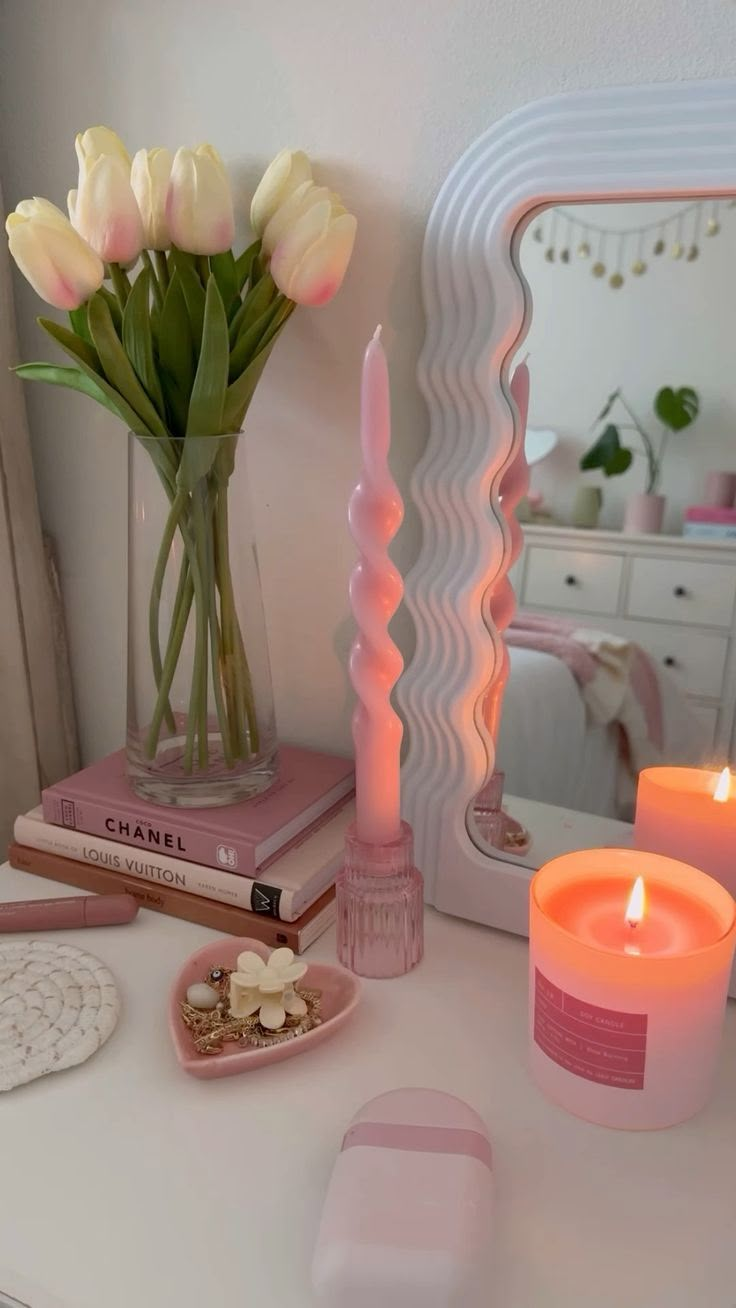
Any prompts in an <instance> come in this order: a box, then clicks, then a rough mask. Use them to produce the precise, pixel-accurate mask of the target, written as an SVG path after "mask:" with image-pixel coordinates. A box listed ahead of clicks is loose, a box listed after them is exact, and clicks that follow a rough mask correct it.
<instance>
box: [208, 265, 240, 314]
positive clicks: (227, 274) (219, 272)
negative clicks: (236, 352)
mask: <svg viewBox="0 0 736 1308" xmlns="http://www.w3.org/2000/svg"><path fill="white" fill-rule="evenodd" d="M210 268H211V270H212V273H213V276H214V278H215V281H216V282H217V289H218V291H219V292H220V295H221V296H222V303H223V304H224V306H225V313H226V314H227V318H228V321H229V320H230V319H231V318H232V317H233V315H234V313H235V311H236V309H237V308H238V307H239V305H240V293H239V292H240V288H239V286H238V272H237V268H236V267H235V257H234V255H233V252H232V250H225V251H223V253H222V254H211V255H210Z"/></svg>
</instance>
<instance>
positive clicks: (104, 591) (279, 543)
mask: <svg viewBox="0 0 736 1308" xmlns="http://www.w3.org/2000/svg"><path fill="white" fill-rule="evenodd" d="M2 21H3V27H4V32H3V34H2V35H3V40H2V43H1V48H2V56H1V59H2V64H1V65H0V113H1V114H2V122H3V128H2V159H1V163H2V170H3V184H4V189H5V197H6V201H7V202H8V203H9V204H15V203H16V202H17V201H18V200H19V199H21V198H22V197H24V196H26V195H29V194H33V193H40V194H45V195H48V196H49V197H50V198H52V199H54V200H55V201H57V202H58V203H63V201H64V197H65V196H66V192H67V189H68V188H69V187H70V186H71V185H73V180H74V156H73V150H72V142H73V137H74V134H75V132H76V131H77V130H79V129H80V128H83V127H85V126H88V125H90V124H94V123H99V122H102V123H107V124H109V125H110V126H113V127H115V128H116V129H117V130H118V131H119V132H120V133H121V134H122V135H123V136H124V137H125V138H126V140H127V142H128V144H129V145H130V146H131V147H132V148H137V147H138V146H140V145H142V144H145V143H148V144H154V143H163V144H168V145H171V146H175V145H177V144H178V143H180V142H188V143H195V142H197V141H200V140H206V139H211V140H213V141H214V142H215V143H216V144H217V145H218V147H219V148H220V149H221V151H222V152H223V153H224V155H225V156H226V157H227V158H228V160H229V161H230V162H231V164H232V166H233V170H234V175H235V179H236V184H237V189H238V194H239V195H241V196H243V197H245V196H246V194H247V193H248V192H249V190H250V188H251V186H252V184H253V182H254V180H255V179H256V178H257V176H258V174H259V172H260V170H261V169H262V167H263V165H264V163H265V162H266V161H267V160H268V159H269V157H271V156H272V155H273V154H274V153H275V152H276V151H277V150H278V149H279V148H280V147H281V146H283V145H301V146H303V147H304V148H305V149H307V150H308V151H310V152H311V153H313V154H314V156H315V157H316V159H317V161H318V165H319V168H320V170H321V172H322V175H323V176H324V177H325V178H326V179H329V181H330V182H331V183H332V184H333V185H335V186H337V187H338V188H339V189H341V190H342V191H343V192H344V193H345V196H346V198H347V200H348V203H349V204H351V205H352V206H354V208H355V209H356V211H357V213H358V215H359V219H360V231H359V238H358V244H357V248H356V255H355V260H354V266H353V268H352V270H351V272H350V274H349V277H348V280H347V282H346V285H345V288H344V291H343V293H342V295H341V296H340V297H339V299H338V300H337V301H336V302H335V303H334V305H332V306H330V307H329V308H327V309H326V310H323V311H320V312H315V313H306V312H305V313H301V314H299V315H298V316H297V318H296V319H295V320H294V321H293V322H292V323H291V324H290V326H289V330H288V332H287V333H286V337H285V339H284V340H283V342H282V343H281V344H280V346H279V349H278V351H277V352H276V354H275V355H274V358H273V360H272V363H271V365H270V368H269V372H268V374H267V377H266V379H265V381H264V383H263V385H262V386H261V388H260V391H259V395H258V398H257V401H256V403H255V404H254V406H253V408H252V410H251V414H250V415H249V419H248V424H249V428H250V439H251V446H252V456H253V475H254V481H255V486H256V500H257V505H258V529H259V537H260V555H261V562H262V571H263V580H264V587H265V593H266V603H267V608H268V621H269V627H270V638H271V646H272V655H273V663H274V675H275V685H276V696H277V711H278V718H279V726H280V731H281V734H282V736H283V737H284V738H291V739H294V740H301V741H313V742H315V743H318V744H324V745H331V746H336V747H340V748H342V749H344V750H346V749H347V748H348V747H349V744H350V737H349V702H350V696H349V686H348V684H347V680H346V673H345V657H344V656H345V651H346V649H347V647H348V645H349V640H350V632H351V628H350V623H349V616H348V610H347V602H346V587H347V578H348V573H349V569H350V565H351V559H352V549H351V545H350V541H349V538H348V536H347V532H346V528H345V525H344V524H345V505H346V502H347V498H348V494H349V491H350V488H351V486H352V484H353V481H354V480H355V476H356V472H357V466H358V460H357V444H356V419H357V411H358V376H359V367H360V357H361V352H362V348H363V345H364V343H365V341H366V339H367V338H368V336H369V334H370V333H371V332H372V330H373V328H374V326H375V324H376V322H377V321H379V320H380V321H382V322H383V323H384V324H385V329H386V341H387V344H388V347H389V350H390V354H391V366H392V382H393V389H394V400H395V407H394V419H395V448H394V464H395V468H396V472H397V475H398V477H399V480H400V482H401V484H402V486H403V487H404V488H405V487H406V483H407V479H408V476H409V472H410V469H411V467H412V465H413V464H414V462H415V460H416V458H417V455H418V454H419V452H420V450H421V447H422V442H423V438H424V430H425V415H424V411H423V408H422V405H421V402H420V399H419V396H418V394H417V390H416V386H415V382H414V372H415V364H416V356H417V352H418V349H419V346H420V343H421V339H422V331H423V325H422V314H421V307H420V292H419V284H418V273H419V258H420V248H421V240H422V233H423V229H424V226H425V223H426V219H427V214H428V211H429V208H430V205H431V202H432V200H433V198H434V196H435V194H436V192H437V189H438V187H439V185H440V183H441V182H442V180H443V178H444V177H445V175H446V173H447V171H448V170H449V168H450V167H451V165H452V164H453V163H454V161H455V160H456V158H457V157H458V156H459V154H460V153H461V152H462V151H463V150H464V148H465V147H466V146H467V145H468V144H469V143H470V142H471V141H472V140H473V139H474V138H475V137H476V136H477V135H478V134H479V132H480V131H481V130H482V129H483V128H484V127H486V126H487V125H488V124H489V123H491V122H493V121H494V120H495V119H497V118H498V117H499V116H501V115H502V114H504V113H506V112H508V111H509V110H511V109H513V108H515V107H516V106H518V105H520V104H522V103H524V102H525V101H528V100H530V99H535V98H537V97H539V96H542V95H547V94H551V93H553V92H555V91H560V90H569V89H571V88H575V87H581V88H582V87H590V86H595V85H599V84H604V83H605V84H616V83H623V82H632V81H642V80H663V79H668V78H685V77H712V76H726V75H730V74H731V73H732V64H733V58H732V52H733V38H734V25H735V23H736V8H735V7H734V5H733V4H732V3H731V0H700V2H699V3H698V4H693V2H692V0H647V3H646V4H642V3H641V2H640V0H619V2H618V3H617V4H611V3H610V0H556V3H554V4H550V3H548V0H526V2H525V3H524V2H521V0H400V2H398V0H370V3H365V2H364V3H359V2H358V0H310V3H305V2H304V0H270V3H264V2H263V0H260V3H257V4H256V3H254V2H253V0H237V3H236V2H235V0H217V3H210V4H202V3H201V2H199V0H22V3H21V2H20V0H17V2H16V3H11V2H10V0H6V3H5V4H4V6H3V7H2ZM18 306H19V315H20V329H21V346H22V351H23V355H24V357H25V358H34V357H39V355H40V354H45V353H46V351H47V347H46V345H45V343H42V342H41V340H40V333H39V332H38V331H37V329H36V328H35V327H34V325H33V317H34V314H35V313H36V312H37V304H36V302H35V300H34V297H33V295H32V294H31V293H30V292H29V291H28V290H27V288H25V287H23V288H21V287H19V289H18ZM29 405H30V417H31V422H32V426H33V432H34V452H35V459H36V466H37V471H38V481H39V489H40V495H41V504H42V512H43V517H44V520H45V523H46V526H47V527H48V528H49V529H50V530H51V531H52V532H53V533H54V535H55V536H56V540H57V543H58V548H59V552H60V556H61V566H62V575H63V586H64V594H65V598H66V603H67V610H68V620H69V628H70V637H71V647H72V657H73V662H74V679H75V690H76V697H77V705H78V710H79V717H80V722H81V730H82V742H83V748H84V752H85V755H86V757H87V758H92V757H94V756H96V755H99V754H101V753H103V752H104V751H106V750H109V749H112V748H114V747H115V746H117V745H118V744H119V743H120V741H121V739H122V735H123V726H124V684H125V683H124V675H123V662H124V618H125V595H124V549H125V521H126V518H125V448H124V447H125V438H124V434H123V433H122V431H121V430H120V429H119V428H118V427H117V426H116V424H115V422H114V421H113V420H108V418H107V417H106V416H105V415H104V414H103V413H102V411H99V412H98V411H97V410H96V409H95V408H94V407H93V406H92V405H90V404H85V403H84V402H83V401H82V400H81V399H80V400H76V399H75V398H74V397H72V396H71V395H67V394H65V393H55V392H54V393H52V392H50V391H46V392H42V391H41V389H40V388H38V389H36V390H35V391H33V392H29ZM416 548H417V533H416V523H415V519H414V517H413V515H412V514H409V515H408V521H407V525H406V528H405V530H404V533H403V535H402V537H401V539H400V541H399V544H398V548H397V551H396V556H397V559H398V561H399V563H400V565H401V566H402V567H404V566H406V565H407V563H408V562H409V561H410V560H411V559H412V558H413V557H414V554H415V551H416ZM402 637H403V639H404V640H405V643H406V646H407V648H408V646H409V644H410V638H409V633H408V631H407V630H406V624H404V626H403V627H402Z"/></svg>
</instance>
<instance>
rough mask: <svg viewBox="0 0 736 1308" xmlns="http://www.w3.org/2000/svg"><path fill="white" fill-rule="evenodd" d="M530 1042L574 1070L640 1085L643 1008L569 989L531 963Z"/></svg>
mask: <svg viewBox="0 0 736 1308" xmlns="http://www.w3.org/2000/svg"><path fill="white" fill-rule="evenodd" d="M534 1042H535V1044H537V1045H539V1048H540V1049H541V1050H542V1052H543V1053H545V1054H546V1055H547V1057H548V1058H551V1059H552V1061H553V1063H558V1064H559V1066H560V1067H564V1068H565V1070H566V1071H567V1072H571V1073H572V1075H573V1076H581V1077H583V1079H584V1080H586V1081H596V1082H597V1083H598V1085H611V1086H616V1087H618V1088H619V1089H620V1090H643V1089H644V1068H645V1065H646V1057H647V1015H646V1013H620V1012H618V1011H617V1010H616V1009H613V1008H599V1007H598V1006H597V1005H596V1004H587V1003H586V1002H585V1000H583V999H576V998H575V996H574V995H568V994H566V993H565V991H564V990H560V988H559V986H555V985H553V984H552V982H551V981H548V980H547V978H546V977H545V976H543V975H542V973H541V972H540V971H539V969H538V968H536V969H535V984H534Z"/></svg>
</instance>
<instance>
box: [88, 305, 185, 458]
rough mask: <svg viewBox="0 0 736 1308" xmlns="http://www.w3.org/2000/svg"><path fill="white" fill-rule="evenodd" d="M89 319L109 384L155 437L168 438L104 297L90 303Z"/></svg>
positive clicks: (93, 338)
mask: <svg viewBox="0 0 736 1308" xmlns="http://www.w3.org/2000/svg"><path fill="white" fill-rule="evenodd" d="M128 298H130V297H128ZM88 315H89V329H90V331H91V333H92V340H93V341H94V343H95V346H96V349H97V353H98V354H99V356H100V363H101V364H102V367H103V369H104V371H105V376H106V377H107V380H108V381H109V382H110V384H111V385H112V386H114V387H115V390H116V391H118V392H119V394H120V395H122V396H123V397H124V398H125V400H126V401H127V403H128V404H129V405H130V407H131V409H133V410H134V411H135V413H137V414H138V415H139V416H140V418H141V419H142V420H143V422H144V424H145V426H146V427H147V429H148V431H150V433H151V435H152V436H159V437H163V438H164V439H165V438H167V437H168V432H167V430H166V427H165V425H164V423H163V422H162V420H161V418H160V416H159V414H158V413H157V412H156V409H155V407H154V404H153V402H152V401H151V400H150V399H149V397H148V395H147V394H146V392H145V391H144V389H143V387H142V386H141V383H140V382H139V380H138V378H137V376H136V373H135V370H134V368H133V365H132V363H131V362H130V359H129V358H128V356H127V354H126V353H125V350H124V349H123V347H122V344H121V342H120V339H119V337H118V334H117V332H116V331H115V328H114V326H113V322H112V318H111V316H110V310H109V308H108V306H107V301H106V300H104V299H103V298H102V296H100V295H96V294H95V295H93V296H92V299H91V300H90V302H89V307H88Z"/></svg>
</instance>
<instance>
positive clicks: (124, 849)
mask: <svg viewBox="0 0 736 1308" xmlns="http://www.w3.org/2000/svg"><path fill="white" fill-rule="evenodd" d="M13 834H14V837H15V840H16V841H17V843H18V844H19V845H26V846H30V847H31V848H33V849H42V850H45V851H47V852H48V853H50V854H58V855H59V856H60V857H61V858H71V859H77V860H79V861H81V862H83V863H91V864H94V865H95V866H96V867H101V868H109V869H110V871H112V872H123V873H125V874H126V875H128V876H131V877H139V878H140V879H141V880H143V881H152V882H156V884H158V885H168V886H171V887H173V888H175V889H177V890H181V891H183V892H185V893H186V894H190V895H201V896H202V897H203V898H204V899H215V900H217V901H218V902H219V903H222V904H232V905H233V906H235V907H237V908H244V909H248V910H250V911H251V912H253V913H262V914H263V915H264V916H265V917H277V918H279V919H281V920H282V921H288V922H293V921H294V919H295V918H296V917H298V916H299V915H298V913H297V912H296V911H295V903H294V901H295V895H294V892H293V891H292V890H281V889H280V888H279V887H277V886H270V885H267V884H266V883H265V882H261V881H251V880H250V879H249V878H248V877H236V876H233V875H232V873H231V872H220V871H218V870H217V868H210V867H198V866H197V864H195V863H189V862H188V861H186V860H184V859H179V858H171V857H170V856H169V855H167V854H158V855H156V857H155V859H152V858H151V857H150V855H149V854H148V852H147V851H144V850H138V849H133V848H132V847H131V846H130V845H124V844H121V843H120V842H118V841H116V840H107V839H105V838H103V837H101V836H92V835H88V834H87V833H85V832H83V831H76V830H74V829H72V828H69V827H58V826H54V825H53V824H52V823H49V822H45V821H44V822H41V821H40V820H39V819H38V818H33V817H28V816H26V815H25V814H21V816H20V817H18V818H16V820H15V826H14V829H13Z"/></svg>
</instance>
